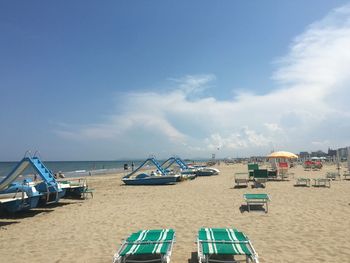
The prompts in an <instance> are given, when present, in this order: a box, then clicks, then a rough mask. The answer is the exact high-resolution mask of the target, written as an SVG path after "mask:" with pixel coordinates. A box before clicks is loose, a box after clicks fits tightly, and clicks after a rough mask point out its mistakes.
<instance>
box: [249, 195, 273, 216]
mask: <svg viewBox="0 0 350 263" xmlns="http://www.w3.org/2000/svg"><path fill="white" fill-rule="evenodd" d="M243 197H244V199H245V201H246V203H247V208H248V212H250V206H251V205H262V206H264V204H265V205H266V209H265V213H267V212H268V211H269V208H268V205H267V203H268V202H269V201H270V197H269V195H268V194H244V195H243Z"/></svg>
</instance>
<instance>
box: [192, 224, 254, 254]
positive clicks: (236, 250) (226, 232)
mask: <svg viewBox="0 0 350 263" xmlns="http://www.w3.org/2000/svg"><path fill="white" fill-rule="evenodd" d="M198 239H199V242H200V243H201V244H202V250H203V254H230V255H251V254H252V253H251V251H250V250H249V248H248V239H247V237H246V236H245V235H244V234H243V233H242V232H239V231H237V230H236V229H229V228H201V229H200V230H199V232H198Z"/></svg>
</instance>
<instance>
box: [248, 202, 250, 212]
mask: <svg viewBox="0 0 350 263" xmlns="http://www.w3.org/2000/svg"><path fill="white" fill-rule="evenodd" d="M247 207H248V212H250V206H249V202H247Z"/></svg>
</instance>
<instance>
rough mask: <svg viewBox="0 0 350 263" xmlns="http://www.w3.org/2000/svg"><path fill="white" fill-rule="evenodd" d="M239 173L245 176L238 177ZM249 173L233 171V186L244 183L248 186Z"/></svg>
mask: <svg viewBox="0 0 350 263" xmlns="http://www.w3.org/2000/svg"><path fill="white" fill-rule="evenodd" d="M239 175H245V176H246V178H239ZM248 183H249V173H235V186H241V185H245V186H247V187H248Z"/></svg>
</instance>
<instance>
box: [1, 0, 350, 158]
mask: <svg viewBox="0 0 350 263" xmlns="http://www.w3.org/2000/svg"><path fill="white" fill-rule="evenodd" d="M349 47H350V2H349V1H340V0H339V1H338V0H332V1H330V0H329V1H323V0H309V1H303V0H296V1H271V0H266V1H243V0H236V1H229V0H222V1H203V0H201V1H199V0H194V1H185V0H178V1H168V0H165V1H160V0H159V1H158V0H150V1H141V0H140V1H136V0H132V1H87V0H84V1H65V0H63V1H17V0H13V1H0V146H1V150H0V161H8V160H19V159H21V158H22V156H23V155H24V153H25V152H26V151H27V150H31V151H32V152H35V151H39V152H40V155H41V156H42V158H43V159H45V160H119V159H142V158H145V157H148V156H150V155H155V156H156V157H158V158H166V157H169V156H171V155H179V156H181V157H183V158H210V157H211V155H212V154H213V153H214V154H216V156H217V157H218V158H226V157H245V156H252V155H267V154H269V153H270V152H271V151H272V150H287V151H291V152H295V153H298V152H300V151H316V150H323V151H327V149H328V147H331V148H338V147H344V146H349V145H350V137H349V134H350V110H349V107H348V104H349V103H348V102H349V101H350V88H349V86H350V74H349V69H350V48H349Z"/></svg>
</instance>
